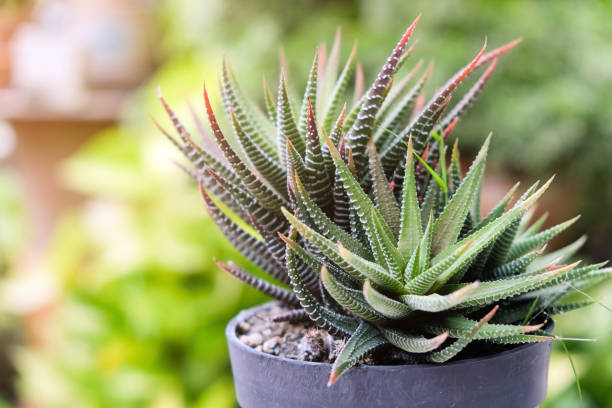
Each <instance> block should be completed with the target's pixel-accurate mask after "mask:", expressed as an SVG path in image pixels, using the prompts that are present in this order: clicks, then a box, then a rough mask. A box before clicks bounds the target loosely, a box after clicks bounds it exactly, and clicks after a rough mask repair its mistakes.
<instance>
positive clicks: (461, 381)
mask: <svg viewBox="0 0 612 408" xmlns="http://www.w3.org/2000/svg"><path fill="white" fill-rule="evenodd" d="M267 307H269V304H264V305H261V306H258V307H254V308H251V309H247V310H244V311H242V312H241V313H239V314H238V316H236V317H235V318H234V319H232V321H230V323H229V324H228V325H227V328H226V330H225V334H226V336H227V340H228V344H229V351H230V358H231V362H232V371H233V374H234V384H235V386H236V397H237V399H238V403H239V404H240V406H241V407H242V408H260V407H261V408H276V407H278V408H288V407H291V408H309V407H312V408H315V407H316V408H321V407H331V408H345V407H346V408H361V407H363V408H373V407H387V408H390V407H418V408H429V407H432V408H443V407H455V408H462V407H469V408H479V407H482V408H491V407H494V408H535V407H537V406H538V405H539V404H540V403H541V402H542V401H543V400H544V397H545V396H546V386H547V379H548V362H549V358H550V346H551V345H550V342H545V343H533V344H526V345H521V346H518V347H516V348H514V349H512V350H509V351H504V352H502V353H498V354H495V355H491V356H487V357H482V358H472V359H465V360H460V361H456V362H450V363H446V364H439V365H434V364H423V365H395V366H366V365H363V366H357V367H354V368H351V369H350V370H349V371H348V372H347V373H345V374H344V375H343V376H342V377H341V378H340V379H339V380H338V381H337V382H336V383H335V384H334V385H333V386H331V387H327V379H328V377H329V373H330V370H331V365H330V364H325V363H312V362H305V361H298V360H291V359H287V358H281V357H277V356H273V355H270V354H266V353H263V352H260V351H256V350H254V349H252V348H250V347H248V346H246V345H244V344H242V343H241V342H240V341H239V339H238V337H237V336H236V327H237V326H238V324H239V323H240V322H242V321H244V320H245V319H246V318H247V317H249V316H251V315H253V314H254V313H258V312H261V311H262V310H264V309H265V308H267ZM551 326H552V325H551ZM551 328H552V327H551ZM547 329H548V328H547Z"/></svg>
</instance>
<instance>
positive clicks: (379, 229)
mask: <svg viewBox="0 0 612 408" xmlns="http://www.w3.org/2000/svg"><path fill="white" fill-rule="evenodd" d="M417 21H418V18H417V19H416V20H415V22H414V23H413V24H412V25H411V26H410V27H409V28H408V30H407V31H406V33H405V34H404V35H403V36H402V37H401V40H400V41H399V42H398V44H397V45H396V47H395V48H394V49H393V50H392V52H391V54H390V56H389V58H388V59H387V61H386V62H385V64H384V65H383V66H382V68H381V70H380V72H379V74H378V75H377V77H376V78H375V80H374V82H373V83H372V85H371V86H370V88H369V89H368V90H367V91H365V93H363V94H362V93H361V91H360V90H359V89H363V86H362V84H361V82H362V77H361V75H359V76H358V77H357V85H356V92H354V93H353V96H352V100H350V98H349V97H348V84H349V82H350V80H351V75H352V73H353V71H354V67H355V55H356V49H355V48H354V47H353V50H352V52H351V53H350V56H349V57H348V60H347V61H346V63H345V64H344V68H343V69H341V70H340V69H339V67H340V63H339V60H338V58H339V55H340V52H339V50H340V42H339V41H340V39H339V38H340V37H339V34H338V35H337V37H336V41H335V43H334V46H333V47H332V52H331V53H330V55H329V56H327V55H325V52H324V50H325V47H320V48H319V49H318V51H317V52H316V54H315V58H314V62H313V65H312V68H311V69H310V73H309V76H308V79H307V83H306V87H305V92H304V97H303V99H302V103H301V109H299V112H296V111H295V110H294V107H293V106H292V104H291V98H290V93H289V92H288V87H287V81H286V78H287V75H286V72H285V69H284V68H283V67H282V68H281V77H280V81H279V88H278V92H277V94H276V95H277V97H276V98H275V97H274V96H273V94H272V92H270V90H269V89H268V85H267V84H266V85H265V91H264V92H265V102H266V113H267V114H264V113H263V112H262V111H260V110H259V108H258V107H257V106H255V105H254V104H252V103H251V102H250V101H249V100H248V99H247V98H246V97H245V96H244V95H243V94H242V93H241V92H240V89H239V88H238V86H237V84H236V81H235V79H234V76H233V74H232V73H231V70H230V68H229V64H228V63H227V61H224V64H223V76H222V80H221V91H222V94H223V103H224V107H225V111H226V113H227V116H228V121H229V123H230V124H231V125H232V131H233V133H234V135H233V137H227V136H228V135H227V134H226V133H225V132H224V130H222V129H221V126H220V125H219V123H218V121H217V117H216V116H215V113H214V111H213V109H212V106H211V103H210V101H209V98H208V93H207V91H206V89H204V102H205V108H206V109H205V110H206V116H207V117H208V121H209V124H210V128H211V130H212V135H213V137H214V140H215V141H216V144H217V146H214V145H212V143H211V137H210V136H209V135H208V134H207V133H206V131H204V130H203V126H201V125H200V126H198V131H199V132H200V133H201V135H200V136H201V137H202V138H203V142H202V143H203V145H199V144H198V143H196V142H195V141H194V139H193V138H192V137H191V136H190V135H189V133H188V132H187V130H186V128H185V127H184V126H183V125H182V124H181V122H180V121H179V120H178V118H177V117H176V115H175V114H174V112H173V111H172V110H171V109H170V108H169V107H168V105H167V104H166V103H165V101H164V100H163V98H162V102H163V104H164V107H165V108H166V109H167V111H168V113H169V115H170V118H171V120H172V122H173V124H174V127H175V128H176V131H177V134H178V138H175V137H172V136H170V135H169V134H168V133H167V132H164V133H165V134H166V136H167V137H168V138H169V139H170V140H171V141H172V142H173V143H174V144H175V145H176V146H177V147H178V148H179V149H180V150H181V151H182V152H183V153H184V154H185V156H186V157H187V159H188V160H189V161H190V162H191V165H192V169H186V170H187V172H188V173H189V174H190V175H192V176H193V177H194V178H196V179H197V181H198V182H199V183H200V186H201V190H202V194H203V197H204V201H205V204H206V208H207V210H208V212H209V213H210V216H211V218H212V219H213V220H214V221H215V223H216V224H217V226H218V227H219V228H220V229H221V230H222V231H223V233H224V234H225V236H226V237H227V239H228V240H229V241H230V242H231V243H232V244H233V245H234V246H236V247H237V248H238V249H239V250H240V251H241V252H242V253H243V254H244V255H245V256H246V257H247V258H248V259H249V260H250V261H251V262H252V263H253V264H254V265H256V266H257V267H258V268H260V269H261V270H262V271H263V272H265V273H267V274H268V275H270V276H271V277H272V278H274V280H275V282H274V283H273V282H268V281H266V280H263V279H261V278H259V277H257V276H254V275H251V274H249V273H248V272H246V271H245V270H243V269H241V268H239V267H238V266H236V265H227V266H226V265H221V267H222V269H224V270H226V271H227V272H229V273H230V274H232V275H233V276H235V277H237V278H238V279H241V280H243V281H244V282H245V283H247V284H249V285H251V286H252V287H254V288H256V289H258V290H260V291H262V292H263V293H265V294H266V295H268V296H271V297H274V298H276V299H277V300H279V301H281V302H283V303H285V304H286V305H287V306H289V307H292V308H297V309H300V308H301V311H296V312H294V313H292V314H290V316H293V315H294V314H295V315H299V316H300V318H304V317H306V316H308V317H309V318H310V319H311V320H312V321H313V322H314V323H315V324H316V325H318V326H320V327H322V328H324V329H326V330H328V331H329V332H330V333H332V334H336V335H340V336H345V337H347V338H349V340H348V341H347V342H346V346H345V348H344V350H343V351H342V352H341V353H340V354H339V356H338V358H337V359H336V361H335V364H334V369H333V372H332V374H331V376H330V384H331V383H333V382H334V381H335V380H336V379H337V378H338V377H339V376H340V375H341V374H342V373H343V372H345V371H346V370H347V369H349V368H350V367H351V366H353V365H354V364H356V363H358V362H359V361H360V360H361V359H362V358H363V356H364V355H365V354H366V353H369V352H371V351H372V350H374V349H377V348H380V347H395V348H397V349H400V350H402V355H403V356H404V357H405V359H406V361H407V362H436V363H441V362H445V361H448V360H449V359H451V358H453V357H455V356H456V355H457V354H458V353H460V352H461V351H462V350H463V349H465V348H466V347H467V346H468V345H469V344H470V343H472V342H477V343H476V344H481V343H482V342H489V343H493V344H516V343H526V342H539V341H547V340H551V339H554V338H555V337H554V336H552V335H550V334H548V333H546V332H542V331H541V330H539V329H540V328H541V327H542V325H543V324H544V322H545V320H546V318H547V316H549V315H551V314H555V313H563V312H567V311H571V310H574V309H577V308H579V307H582V306H585V305H587V304H589V303H590V302H572V303H567V302H565V298H566V297H567V296H568V295H569V294H571V293H572V291H574V290H575V289H582V288H585V287H588V286H590V285H593V284H595V283H597V282H599V281H601V280H603V279H605V278H606V277H608V276H609V275H610V268H606V267H605V264H603V263H602V264H596V265H588V266H582V265H579V262H572V260H571V258H572V256H573V255H574V253H575V252H576V251H577V250H578V249H579V247H580V246H581V245H582V243H583V242H584V240H583V239H581V240H579V241H577V242H576V243H574V244H571V245H569V246H567V247H565V248H562V249H559V250H557V251H555V252H552V253H544V247H545V246H546V244H547V243H548V242H549V241H550V240H551V239H552V238H554V237H555V236H556V235H557V234H559V233H561V232H562V231H563V230H565V229H566V228H568V227H569V226H570V225H571V224H572V223H573V222H574V221H575V219H573V220H569V221H567V222H564V223H562V224H559V225H556V226H553V227H551V228H548V229H546V230H544V231H541V232H538V231H539V229H540V228H541V225H542V221H541V220H538V221H536V222H534V223H533V224H531V225H530V222H529V217H530V215H531V213H532V209H533V207H534V205H535V203H536V202H537V201H538V199H539V198H540V197H541V196H542V194H544V192H545V191H546V189H547V188H548V187H549V185H550V183H551V181H552V179H551V180H549V181H548V182H546V183H545V184H544V185H542V186H539V185H538V183H536V184H534V185H533V186H532V187H530V188H529V189H527V190H526V191H525V192H524V193H523V195H522V196H521V197H520V198H518V199H517V200H516V202H514V203H513V202H512V196H513V195H514V193H515V191H516V187H517V186H515V187H514V188H513V189H512V190H511V191H509V192H508V194H506V196H504V197H503V198H502V199H501V200H500V202H499V203H498V204H497V205H496V206H495V207H494V208H493V209H492V210H491V211H490V212H489V213H488V214H486V215H485V216H484V217H481V214H480V190H481V187H482V185H483V177H484V172H485V163H486V157H487V152H488V149H489V145H490V140H491V138H490V136H489V137H488V138H487V139H486V141H485V142H484V144H483V146H482V148H481V150H480V152H479V153H478V155H477V156H476V158H475V159H474V161H473V163H472V164H471V166H470V169H469V171H468V172H467V174H465V175H462V174H461V170H460V169H461V168H462V167H461V165H460V163H459V153H458V150H457V142H456V141H455V143H454V147H453V149H452V151H447V142H448V139H449V137H450V134H451V131H452V129H453V128H454V127H455V125H456V124H457V121H458V120H460V119H461V118H462V117H463V115H464V114H465V113H466V112H467V111H468V110H469V108H470V107H471V106H472V104H473V103H474V101H475V99H476V98H477V97H478V95H479V94H480V93H481V91H482V89H483V88H484V86H485V85H486V83H487V81H488V80H489V78H490V77H491V75H492V73H493V70H494V68H495V66H496V64H497V59H498V57H499V56H501V55H502V54H504V53H505V52H507V51H508V50H510V49H511V48H512V47H514V46H515V45H516V44H517V43H518V42H519V41H518V40H516V41H513V42H511V43H509V44H507V45H504V46H502V47H500V48H497V49H495V50H493V51H490V52H488V53H487V52H485V47H486V45H485V47H483V48H482V49H481V50H480V52H478V53H477V55H476V56H475V57H474V58H473V59H472V60H471V61H470V62H468V63H467V64H466V65H465V66H464V67H463V68H461V69H460V70H459V71H458V72H457V73H456V74H455V75H454V76H453V77H451V78H450V79H449V80H448V81H447V83H446V84H444V85H443V86H442V87H440V88H439V91H438V92H437V93H436V94H435V95H433V96H432V97H431V99H430V100H429V102H427V103H425V100H424V99H423V97H422V90H423V86H424V83H425V81H426V80H427V78H429V77H430V73H431V69H432V66H431V65H430V66H429V68H427V70H426V71H425V72H424V74H421V75H419V74H418V71H419V70H420V68H421V65H422V64H421V63H417V64H416V66H415V68H414V69H412V70H411V71H410V72H408V73H407V74H405V75H404V76H403V77H402V74H401V68H402V66H403V65H404V64H405V61H406V60H407V57H408V56H409V55H410V54H411V53H412V51H413V49H414V48H413V47H410V48H408V42H409V39H410V36H411V34H412V32H413V30H414V29H415V26H416V23H417ZM485 66H487V69H486V70H484V72H483V73H482V74H481V76H480V78H479V79H478V80H477V81H475V82H474V84H473V85H472V86H471V88H469V89H468V90H467V91H466V92H465V94H464V96H463V97H462V98H455V99H456V100H458V102H456V103H455V104H454V105H453V106H452V107H450V108H449V105H450V103H451V97H452V96H453V95H454V93H455V92H456V91H457V89H459V87H460V85H461V84H462V83H463V82H464V81H465V80H466V79H467V78H468V77H469V76H470V75H472V74H473V73H474V72H476V71H477V70H479V69H480V68H482V67H485ZM358 72H359V71H358ZM413 79H414V84H413V85H412V86H411V85H410V84H411V82H412V81H413ZM394 84H395V85H394ZM342 105H344V108H343V109H342ZM446 110H448V113H446V114H445V111H446ZM196 123H198V124H199V122H198V121H196ZM283 319H284V317H283ZM478 342H480V343H478Z"/></svg>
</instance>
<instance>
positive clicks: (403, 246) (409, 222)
mask: <svg viewBox="0 0 612 408" xmlns="http://www.w3.org/2000/svg"><path fill="white" fill-rule="evenodd" d="M411 144H412V140H410V141H408V150H409V151H410V150H412V146H411ZM422 231H423V230H422V226H421V212H420V210H419V199H418V197H417V191H416V185H415V180H414V160H413V159H412V154H410V152H408V154H407V155H406V174H405V175H404V183H403V186H402V209H401V216H400V234H399V241H398V244H397V249H398V251H399V252H400V254H402V256H403V257H404V259H406V258H408V257H409V256H410V255H411V254H412V253H413V252H414V249H415V248H416V247H417V245H418V244H419V242H420V241H421V237H422V235H423V232H422Z"/></svg>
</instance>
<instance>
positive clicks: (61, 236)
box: [17, 0, 612, 408]
mask: <svg viewBox="0 0 612 408" xmlns="http://www.w3.org/2000/svg"><path fill="white" fill-rule="evenodd" d="M156 4H157V15H158V19H159V22H160V26H161V27H162V31H163V32H162V33H161V35H160V43H159V48H158V50H157V51H158V53H159V55H158V57H159V59H160V61H162V62H161V64H160V66H159V68H158V70H157V72H156V73H155V75H154V76H153V77H152V78H151V79H150V80H149V81H148V83H147V84H146V85H145V86H144V87H143V88H142V89H141V90H140V91H139V92H138V94H137V95H135V96H134V97H133V98H132V99H131V101H130V102H129V103H128V104H127V105H126V106H125V115H124V119H123V121H122V123H121V125H120V126H118V127H117V128H114V129H109V130H107V131H105V132H103V133H102V134H100V135H99V136H98V137H96V138H95V139H93V140H92V141H91V142H89V143H88V144H87V145H86V146H85V147H84V148H83V149H82V150H81V151H80V152H79V153H78V154H77V155H76V156H75V157H73V158H72V159H71V160H69V161H68V162H67V163H66V165H65V168H64V172H63V177H64V180H65V182H66V184H67V185H68V186H70V187H71V188H73V189H74V190H76V191H79V192H82V193H85V194H86V195H87V197H88V200H87V202H86V204H85V205H84V206H83V208H82V209H78V210H75V211H73V212H71V213H69V214H67V215H66V216H65V217H64V220H63V222H62V224H61V226H60V228H59V229H58V231H57V232H56V239H55V245H54V247H53V251H52V253H51V262H52V264H53V265H54V269H55V270H56V271H58V272H57V273H58V274H60V278H61V280H62V281H63V282H64V289H63V296H62V298H61V300H60V301H59V304H58V305H57V309H58V313H57V332H58V333H57V338H58V339H59V340H58V344H59V346H58V347H55V348H54V349H53V350H34V349H28V348H24V349H21V350H20V352H19V353H18V356H17V359H18V363H19V366H20V369H21V380H20V386H21V389H22V391H23V393H24V395H25V397H26V400H31V401H35V403H36V404H37V406H39V407H42V408H55V407H58V408H59V407H66V406H70V407H77V408H78V407H108V406H114V407H183V406H189V407H220V408H222V407H229V406H234V404H235V402H234V396H233V389H232V385H231V375H230V369H229V363H228V360H227V352H226V346H225V339H224V334H223V328H224V326H225V324H226V323H227V321H228V320H229V319H230V318H231V317H232V316H233V315H234V314H236V313H237V312H238V310H240V309H241V308H244V307H247V306H249V305H251V304H254V303H256V302H258V301H261V300H262V298H261V297H259V296H258V295H256V294H255V293H254V291H252V290H250V289H248V288H244V287H243V286H242V285H240V284H239V283H238V282H237V281H234V280H233V279H232V278H231V277H227V276H225V275H223V274H221V273H220V272H219V271H218V270H217V267H216V266H215V265H214V262H213V261H212V258H213V256H214V257H217V258H219V259H221V260H224V259H228V258H232V259H235V260H239V261H240V260H241V259H242V258H240V257H239V255H238V254H237V252H236V251H234V250H233V249H231V248H230V247H229V245H228V244H227V243H226V241H225V239H224V238H223V237H222V236H221V234H220V233H219V232H218V231H217V230H216V228H214V225H213V223H212V222H211V221H210V220H209V219H208V218H207V217H206V215H205V211H204V208H203V206H202V204H201V202H200V197H199V196H198V193H197V189H196V188H195V186H194V184H193V183H192V182H191V181H190V180H189V179H188V177H187V176H186V175H185V174H183V173H182V172H181V171H180V170H179V169H178V168H177V167H176V166H175V165H174V164H173V163H172V159H177V160H178V157H179V156H178V155H177V154H175V152H174V150H173V147H172V146H171V145H170V144H169V143H168V142H167V141H166V140H164V138H163V137H162V136H161V135H160V134H159V132H157V131H156V130H155V128H154V126H153V125H152V123H151V120H150V117H151V116H153V117H155V118H158V119H161V118H165V116H163V115H162V112H161V107H160V106H159V104H158V103H157V99H156V94H155V93H156V88H157V86H158V85H160V86H161V89H162V90H163V92H164V96H165V97H166V99H168V101H169V102H171V103H172V104H173V106H176V107H177V113H178V114H179V115H180V117H181V118H182V119H183V121H184V122H185V123H186V124H188V125H189V128H190V129H194V126H193V122H192V121H191V120H190V119H189V111H188V109H187V104H186V103H185V102H184V101H185V100H186V99H190V100H192V101H193V104H194V106H195V107H196V109H201V94H200V92H201V83H202V77H203V76H204V77H206V78H207V80H208V83H209V84H210V85H211V86H212V85H213V84H214V83H215V80H216V78H217V75H218V73H219V65H220V60H221V57H222V56H223V55H226V56H227V57H228V58H229V61H230V63H231V65H232V68H233V70H234V72H235V74H236V77H237V79H238V81H239V82H240V85H241V87H242V89H243V91H244V92H245V94H247V95H251V96H253V99H255V100H257V101H259V102H261V100H262V98H263V93H262V92H261V84H262V80H263V78H262V73H265V75H266V77H267V79H268V81H269V82H270V83H271V84H274V83H275V82H276V80H277V77H278V68H277V65H278V55H279V45H282V47H283V49H284V52H285V54H286V55H287V59H288V61H289V64H290V68H291V76H290V81H291V87H292V88H293V89H294V91H296V93H297V91H299V90H300V89H302V88H303V86H304V83H303V78H305V77H306V73H307V70H308V69H309V67H310V62H311V60H312V53H313V50H314V47H315V45H316V44H318V43H319V42H321V41H326V42H327V43H328V46H329V42H330V40H331V39H332V38H333V35H334V32H335V31H336V28H337V27H338V26H341V27H342V31H343V35H344V38H345V41H344V47H345V49H344V54H345V55H346V53H347V52H348V48H349V47H350V46H351V45H352V41H353V39H358V40H359V51H358V56H359V59H360V60H361V62H362V63H363V65H364V70H365V72H366V76H367V77H369V75H371V74H373V72H374V71H375V70H376V69H377V68H379V67H378V65H379V64H380V61H381V60H382V59H384V58H385V57H386V55H387V53H388V51H389V49H390V47H392V45H393V44H394V42H395V40H396V39H397V36H398V33H401V32H402V31H403V29H405V26H406V25H407V24H408V22H410V21H411V20H412V19H413V18H414V16H415V15H416V14H417V13H418V12H422V13H423V15H424V17H423V20H422V22H421V25H420V27H419V31H418V33H416V34H415V37H418V38H417V39H418V47H417V51H416V52H415V55H414V57H413V58H415V60H416V59H418V58H424V59H425V60H426V61H427V60H429V59H431V58H434V57H435V59H436V67H437V68H436V71H435V76H436V77H435V78H434V79H433V80H432V81H431V84H432V86H435V84H439V83H440V81H442V78H444V77H446V76H448V75H450V74H451V73H452V72H453V71H454V70H456V69H457V68H458V67H460V66H461V65H462V64H464V63H465V61H464V59H463V58H464V56H465V55H466V53H469V52H470V51H475V50H476V49H477V48H478V47H479V46H480V45H481V43H482V41H483V38H484V36H485V35H487V37H488V41H489V43H490V44H496V45H497V44H502V43H505V42H507V41H509V40H512V39H514V38H516V37H519V36H522V37H523V38H524V41H523V43H522V44H521V46H520V47H518V48H517V49H516V50H514V51H513V52H512V54H511V55H509V56H507V57H504V61H503V63H501V64H500V65H499V68H498V72H496V74H495V76H494V78H493V80H492V81H491V82H490V84H489V85H488V87H487V89H486V90H485V92H484V93H483V96H482V100H481V101H480V102H479V103H478V104H477V105H476V106H475V109H474V111H473V112H471V113H470V115H468V117H467V118H466V120H465V121H463V122H462V124H461V126H458V127H457V130H456V131H455V132H456V134H457V136H458V137H459V138H460V139H461V141H462V144H463V145H464V146H467V147H468V148H469V147H473V148H474V149H475V148H476V146H478V144H479V143H480V142H481V141H482V138H483V136H484V135H485V134H486V133H488V131H489V130H493V131H494V132H495V141H494V143H495V144H496V145H495V148H494V149H493V151H492V153H493V157H492V164H493V165H492V167H493V170H494V171H496V172H501V173H503V172H507V171H511V172H513V173H518V175H519V176H521V177H524V178H528V179H530V180H532V179H535V178H542V177H544V176H548V175H549V174H550V173H553V172H556V173H561V174H560V175H559V177H558V178H557V180H558V181H559V182H561V183H567V184H568V185H569V186H568V187H567V189H568V191H571V192H572V194H573V196H567V200H563V201H567V203H561V202H559V203H556V202H555V203H553V204H554V205H561V204H569V205H570V206H573V207H572V208H571V209H570V211H571V213H575V212H581V213H583V217H584V218H583V219H584V221H582V220H581V223H580V227H581V228H582V230H583V232H585V231H588V232H589V233H590V242H591V246H590V247H589V248H588V251H589V253H590V254H592V255H593V256H595V257H597V259H599V258H602V257H603V258H605V257H606V254H607V256H608V257H609V256H610V254H611V252H612V249H611V246H610V242H611V240H612V218H610V217H609V216H608V215H609V214H608V213H609V208H612V183H610V182H609V178H610V176H611V166H610V163H609V157H611V156H612V116H611V115H610V108H611V105H612V104H611V102H610V96H609V93H610V89H612V71H610V69H609V66H610V63H611V62H612V61H611V60H610V59H611V58H612V48H610V47H612V45H611V43H610V41H609V39H610V38H612V25H610V23H609V22H610V17H611V7H610V4H609V2H606V1H584V2H577V1H571V0H563V1H557V2H527V1H525V2H523V1H498V2H488V1H484V0H470V1H458V0H451V1H446V2H431V1H430V2H426V1H416V2H410V3H408V2H405V1H402V0H382V1H376V2H371V1H367V0H342V1H335V2H326V1H322V0H310V1H309V0H297V1H295V2H292V4H291V6H290V7H287V3H286V2H284V1H280V0H274V1H262V0H252V1H248V2H246V1H239V0H226V1H222V0H207V1H200V0H182V1H171V0H159V1H158V2H157V3H156ZM209 91H210V92H211V95H215V97H216V98H218V97H219V95H218V92H216V91H215V90H214V89H209ZM431 91H432V89H429V93H431ZM217 102H218V99H217ZM200 113H201V111H200ZM162 124H163V125H164V126H166V127H167V126H168V122H167V121H165V119H164V120H163V121H162ZM500 169H502V170H500ZM581 228H576V230H578V232H577V233H580V229H581ZM242 265H245V266H246V265H247V264H246V263H245V262H244V261H243V262H242ZM610 289H612V287H610V285H608V286H606V287H602V288H600V289H599V293H602V294H603V293H606V292H607V293H609V291H610ZM604 303H605V300H604ZM611 325H612V318H611V316H610V313H609V312H608V311H606V310H605V309H604V308H602V307H600V306H598V305H595V306H591V307H590V308H589V309H588V310H587V311H586V313H584V314H578V315H572V314H568V315H567V316H563V317H561V318H560V319H559V322H558V327H559V328H560V330H561V331H562V332H563V334H564V335H565V336H584V337H597V338H598V339H599V342H598V343H595V344H593V343H568V347H569V349H570V352H571V353H572V356H573V357H574V360H575V362H576V364H577V369H578V373H579V375H580V376H581V379H582V386H583V394H584V398H585V405H584V406H585V407H605V406H612V393H611V391H610V390H609V382H610V379H611V378H612V335H611V334H612V333H611V332H610V330H607V328H609V327H610V326H611ZM595 330H596V331H595ZM559 350H561V349H559ZM596 353H600V354H598V357H597V358H595V357H594V356H595V354H596ZM550 391H551V392H550V397H549V401H550V402H549V403H548V405H547V406H548V407H565V406H567V407H570V406H573V407H575V406H578V405H576V401H577V392H576V389H575V383H574V379H573V377H572V372H571V368H570V366H569V362H568V361H567V357H566V356H565V354H564V352H563V351H555V354H554V357H553V364H552V366H551V387H550ZM572 404H573V405H572ZM589 404H590V405H589Z"/></svg>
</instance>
